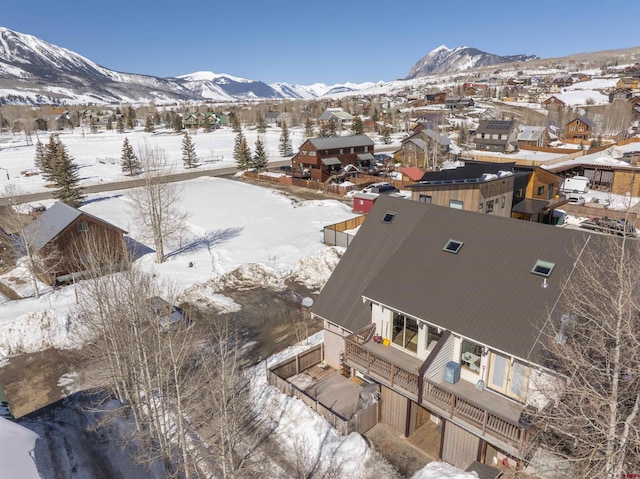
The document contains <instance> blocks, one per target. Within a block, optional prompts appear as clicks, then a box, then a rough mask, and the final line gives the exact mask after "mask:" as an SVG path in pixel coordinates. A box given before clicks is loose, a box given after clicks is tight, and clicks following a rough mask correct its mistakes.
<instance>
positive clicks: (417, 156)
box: [394, 128, 451, 169]
mask: <svg viewBox="0 0 640 479" xmlns="http://www.w3.org/2000/svg"><path fill="white" fill-rule="evenodd" d="M450 145H451V140H450V139H449V137H448V136H446V135H440V134H439V133H437V132H436V131H434V130H432V129H430V128H422V129H418V130H417V131H416V132H415V133H414V134H413V135H411V136H409V137H407V138H405V139H404V140H402V145H401V147H400V150H399V151H398V152H396V153H395V155H394V157H395V158H397V159H399V160H400V161H402V162H404V163H405V164H407V165H409V166H418V167H423V168H432V169H435V168H436V166H437V165H438V164H439V163H441V162H442V161H444V160H446V159H448V156H449V147H450Z"/></svg>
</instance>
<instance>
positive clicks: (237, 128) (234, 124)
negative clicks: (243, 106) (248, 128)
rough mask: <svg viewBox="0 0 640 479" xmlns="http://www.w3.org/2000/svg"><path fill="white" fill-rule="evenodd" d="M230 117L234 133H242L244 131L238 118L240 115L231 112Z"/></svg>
mask: <svg viewBox="0 0 640 479" xmlns="http://www.w3.org/2000/svg"><path fill="white" fill-rule="evenodd" d="M229 116H230V117H231V128H233V131H235V132H236V133H240V132H241V131H242V126H241V125H240V118H238V115H236V114H235V113H234V112H231V114H230V115H229Z"/></svg>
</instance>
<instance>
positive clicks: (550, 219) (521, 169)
mask: <svg viewBox="0 0 640 479" xmlns="http://www.w3.org/2000/svg"><path fill="white" fill-rule="evenodd" d="M513 170H514V184H513V206H512V208H511V217H512V218H514V219H519V220H524V221H533V222H535V223H546V224H554V211H555V210H556V209H557V208H560V207H561V206H562V205H565V204H567V203H568V202H569V199H568V198H565V197H564V196H562V195H560V193H559V191H560V183H561V182H562V178H561V177H560V176H558V175H556V174H554V173H552V172H550V171H548V170H545V169H544V168H540V167H539V166H520V165H516V166H514V169H513Z"/></svg>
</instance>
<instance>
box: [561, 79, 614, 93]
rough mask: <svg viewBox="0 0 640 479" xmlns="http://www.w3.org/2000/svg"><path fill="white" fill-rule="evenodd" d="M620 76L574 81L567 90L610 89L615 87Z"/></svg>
mask: <svg viewBox="0 0 640 479" xmlns="http://www.w3.org/2000/svg"><path fill="white" fill-rule="evenodd" d="M619 79H620V77H618V76H616V77H610V78H592V79H591V80H588V81H581V82H578V83H574V84H573V85H571V86H570V87H568V88H567V90H610V89H612V88H615V87H616V83H618V80H619Z"/></svg>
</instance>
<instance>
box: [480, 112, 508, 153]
mask: <svg viewBox="0 0 640 479" xmlns="http://www.w3.org/2000/svg"><path fill="white" fill-rule="evenodd" d="M473 140H474V142H475V144H476V149H477V150H485V151H496V152H499V153H510V152H512V151H515V150H517V149H518V129H517V128H516V122H515V120H480V124H479V125H478V128H476V136H475V138H474V139H473Z"/></svg>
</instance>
